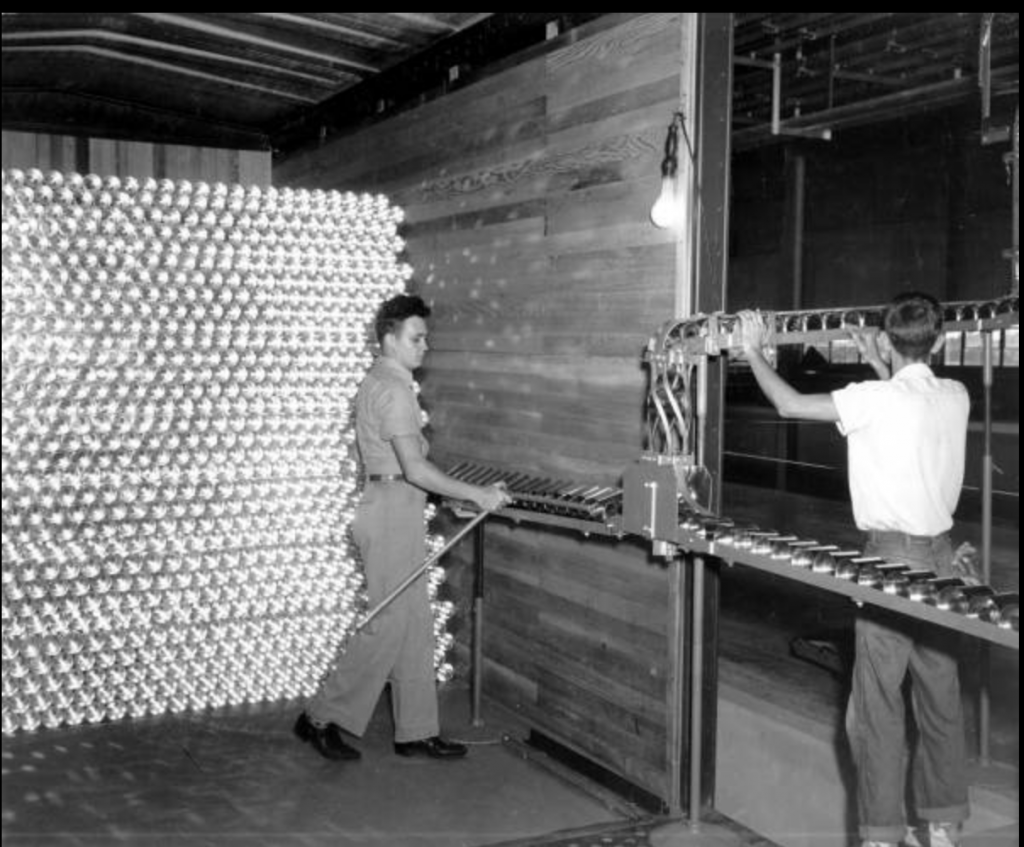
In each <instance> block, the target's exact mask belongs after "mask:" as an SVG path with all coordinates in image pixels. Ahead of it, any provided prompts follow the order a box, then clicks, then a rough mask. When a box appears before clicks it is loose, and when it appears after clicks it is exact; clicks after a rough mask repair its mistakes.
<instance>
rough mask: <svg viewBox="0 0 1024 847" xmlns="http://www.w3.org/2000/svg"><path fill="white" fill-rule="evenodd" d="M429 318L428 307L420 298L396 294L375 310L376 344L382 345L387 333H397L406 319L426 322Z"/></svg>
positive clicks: (414, 295) (413, 295)
mask: <svg viewBox="0 0 1024 847" xmlns="http://www.w3.org/2000/svg"><path fill="white" fill-rule="evenodd" d="M429 317H430V307H429V306H428V305H427V304H426V303H424V302H423V298H422V297H419V296H418V295H416V294H396V295H395V296H394V297H392V298H391V299H390V300H385V301H384V302H383V303H382V304H381V306H380V308H379V309H378V310H377V317H376V319H375V320H374V323H373V329H374V332H376V333H377V342H378V343H380V344H383V343H384V336H385V335H387V334H388V333H389V332H394V333H397V332H398V331H399V329H400V328H401V326H402V323H403V322H404V321H405V320H407V319H408V318H423V319H424V320H426V319H427V318H429Z"/></svg>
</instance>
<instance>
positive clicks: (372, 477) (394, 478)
mask: <svg viewBox="0 0 1024 847" xmlns="http://www.w3.org/2000/svg"><path fill="white" fill-rule="evenodd" d="M404 480H405V477H404V476H403V475H402V474H400V473H368V474H367V475H366V481H367V482H402V481H404Z"/></svg>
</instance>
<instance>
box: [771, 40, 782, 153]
mask: <svg viewBox="0 0 1024 847" xmlns="http://www.w3.org/2000/svg"><path fill="white" fill-rule="evenodd" d="M781 127H782V56H781V55H780V54H778V53H776V54H775V55H774V56H772V135H778V134H779V132H780V130H781Z"/></svg>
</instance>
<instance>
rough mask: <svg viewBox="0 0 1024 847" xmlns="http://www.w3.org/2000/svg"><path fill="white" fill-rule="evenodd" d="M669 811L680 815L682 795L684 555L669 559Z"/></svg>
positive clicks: (684, 659)
mask: <svg viewBox="0 0 1024 847" xmlns="http://www.w3.org/2000/svg"><path fill="white" fill-rule="evenodd" d="M669 580H670V582H669V627H670V633H669V634H670V638H671V640H670V641H669V680H668V682H669V685H668V692H667V695H668V702H667V703H666V706H667V707H668V728H667V729H668V731H667V738H666V741H667V743H668V757H667V759H668V786H669V790H668V813H669V815H670V816H671V817H679V815H680V814H681V812H682V799H683V786H682V782H683V744H685V743H686V739H685V734H684V729H685V728H684V726H683V697H684V694H685V691H686V686H685V685H684V682H683V679H684V675H685V672H686V603H685V594H686V592H685V583H686V572H685V570H684V569H683V558H682V557H680V556H674V557H672V558H671V559H670V560H669Z"/></svg>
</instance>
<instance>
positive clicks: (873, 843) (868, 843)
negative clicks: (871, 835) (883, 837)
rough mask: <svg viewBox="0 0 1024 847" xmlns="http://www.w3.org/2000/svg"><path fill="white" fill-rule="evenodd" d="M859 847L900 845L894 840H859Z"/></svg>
mask: <svg viewBox="0 0 1024 847" xmlns="http://www.w3.org/2000/svg"><path fill="white" fill-rule="evenodd" d="M860 847H900V845H899V844H897V843H895V842H894V841H861V843H860Z"/></svg>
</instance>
